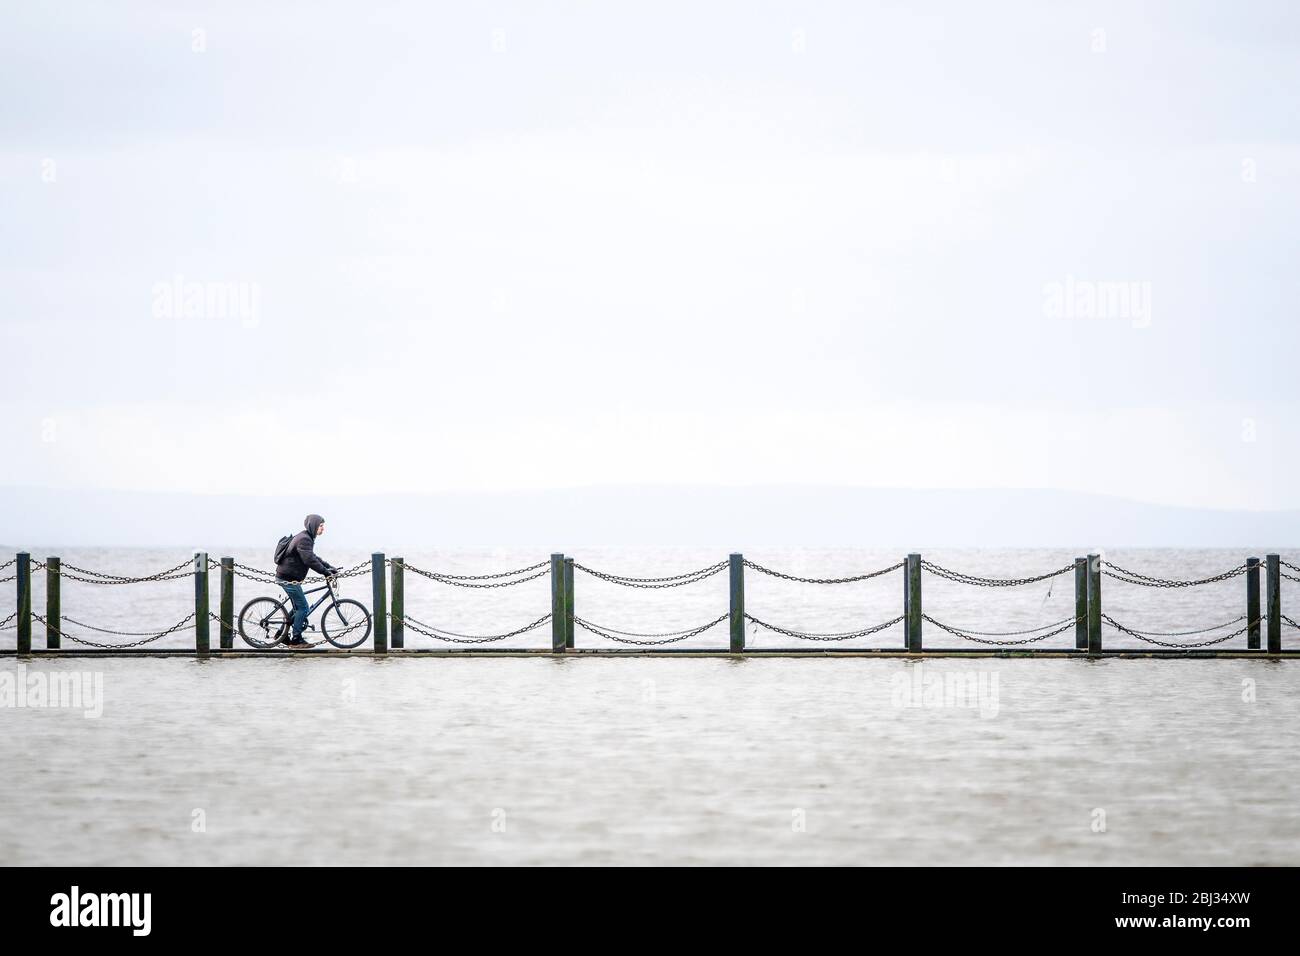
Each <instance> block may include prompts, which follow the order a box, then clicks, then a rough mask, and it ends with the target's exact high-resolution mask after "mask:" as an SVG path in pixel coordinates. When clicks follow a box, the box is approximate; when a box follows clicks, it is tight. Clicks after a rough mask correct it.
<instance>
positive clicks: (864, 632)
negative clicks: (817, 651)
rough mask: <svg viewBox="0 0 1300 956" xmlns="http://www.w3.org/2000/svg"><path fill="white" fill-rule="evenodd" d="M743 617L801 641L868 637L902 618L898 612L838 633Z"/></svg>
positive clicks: (846, 639) (749, 616)
mask: <svg viewBox="0 0 1300 956" xmlns="http://www.w3.org/2000/svg"><path fill="white" fill-rule="evenodd" d="M745 619H746V620H747V621H750V622H752V623H753V624H755V625H757V626H758V627H762V628H766V629H767V630H769V631H774V632H775V633H777V634H784V635H785V636H786V637H794V638H798V639H799V640H801V641H849V640H852V639H853V638H855V637H868V636H870V635H872V634H875V633H877V632H878V631H883V630H885V629H886V628H889V627H893V626H894V625H895V624H897V623H899V622H900V621H901V620H903V615H902V614H900V615H898V617H896V618H893V619H891V620H888V621H883V622H881V623H880V624H875V625H872V626H871V627H865V628H862V629H861V630H857V631H842V632H840V633H838V634H809V633H805V632H803V631H792V630H790V629H789V628H785V627H777V626H776V625H775V624H768V623H767V622H766V621H760V620H759V619H758V618H756V617H754V615H752V614H748V613H747V614H746V615H745Z"/></svg>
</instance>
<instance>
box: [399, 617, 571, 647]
mask: <svg viewBox="0 0 1300 956" xmlns="http://www.w3.org/2000/svg"><path fill="white" fill-rule="evenodd" d="M390 616H391V615H390ZM550 619H551V614H550V612H547V613H546V614H543V615H542V616H541V617H539V618H538V619H537V620H535V621H533V623H531V624H525V625H524V626H523V627H520V628H516V629H515V630H513V631H508V632H507V633H505V634H457V633H456V632H455V631H448V630H446V629H445V628H441V627H434V626H433V625H432V624H425V623H424V622H423V621H420V620H417V619H416V618H413V617H407V616H405V615H403V616H402V618H401V621H402V625H403V626H404V627H409V628H410V629H411V630H413V631H415V632H416V633H417V634H423V635H424V636H425V637H430V638H433V639H434V640H435V641H444V642H446V643H448V644H491V643H493V642H494V641H504V640H506V639H507V638H510V637H518V636H519V635H520V634H527V633H528V632H529V631H533V630H536V629H537V628H539V627H541V626H542V625H543V624H545V623H546V622H547V621H549V620H550Z"/></svg>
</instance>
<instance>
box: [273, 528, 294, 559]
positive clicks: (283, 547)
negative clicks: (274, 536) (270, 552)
mask: <svg viewBox="0 0 1300 956" xmlns="http://www.w3.org/2000/svg"><path fill="white" fill-rule="evenodd" d="M292 540H293V535H291V534H286V535H285V536H284V537H283V538H281V539H280V540H279V542H278V543H277V544H276V546H275V563H276V564H279V563H280V562H281V561H283V560H284V557H285V555H287V554H288V553H289V542H290V541H292Z"/></svg>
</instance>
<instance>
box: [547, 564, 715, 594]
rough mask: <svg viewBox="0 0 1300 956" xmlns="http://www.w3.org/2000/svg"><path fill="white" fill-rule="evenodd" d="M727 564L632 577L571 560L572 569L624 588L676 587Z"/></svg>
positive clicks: (709, 573) (692, 582) (706, 576)
mask: <svg viewBox="0 0 1300 956" xmlns="http://www.w3.org/2000/svg"><path fill="white" fill-rule="evenodd" d="M728 564H729V562H727V561H719V562H718V563H717V564H710V565H709V566H708V567H707V568H700V569H699V570H698V571H687V572H685V573H683V574H674V575H672V576H670V577H666V578H634V577H629V576H628V575H625V574H611V573H609V572H607V571H597V570H596V569H595V568H589V567H587V566H586V565H585V564H579V563H578V562H577V561H574V562H573V567H574V570H577V571H584V572H586V573H587V574H590V575H591V576H592V577H593V578H599V579H600V580H602V581H605V582H608V583H609V584H618V585H621V586H623V587H625V588H678V587H682V586H683V585H686V584H695V583H697V582H699V581H703V580H705V579H706V578H711V577H713V575H715V574H717V573H718V572H719V571H721V570H723V569H724V568H726V567H727V565H728Z"/></svg>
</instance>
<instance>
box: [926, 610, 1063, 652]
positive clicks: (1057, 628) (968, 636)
mask: <svg viewBox="0 0 1300 956" xmlns="http://www.w3.org/2000/svg"><path fill="white" fill-rule="evenodd" d="M921 619H922V620H923V621H929V622H930V623H931V624H933V625H934V626H935V627H937V628H939V630H941V631H947V632H948V633H949V634H952V635H953V636H955V637H960V638H961V639H962V640H965V641H972V642H974V643H976V644H992V645H995V646H998V647H1016V646H1018V645H1022V644H1033V643H1035V642H1036V641H1042V640H1046V639H1047V638H1049V637H1055V636H1056V635H1057V634H1063V633H1064V632H1066V631H1068V630H1069V629H1070V628H1072V627H1074V626H1075V625H1076V624H1078V623H1079V622H1080V621H1082V620H1083V618H1082V617H1067V618H1064V619H1063V620H1060V621H1055V622H1053V623H1051V624H1043V625H1041V626H1039V627H1031V628H1026V629H1025V630H1022V631H972V630H967V629H966V628H962V627H955V626H953V625H951V624H944V623H943V622H942V621H936V620H935V619H934V618H932V617H931V616H930V615H928V614H922V615H921ZM1048 628H1053V629H1054V630H1048ZM1039 631H1045V632H1046V633H1043V634H1039V633H1038V632H1039ZM1020 634H1033V635H1035V636H1033V637H1026V638H1022V639H1021V640H1018V641H994V640H988V638H993V637H1015V636H1017V635H1020Z"/></svg>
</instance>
